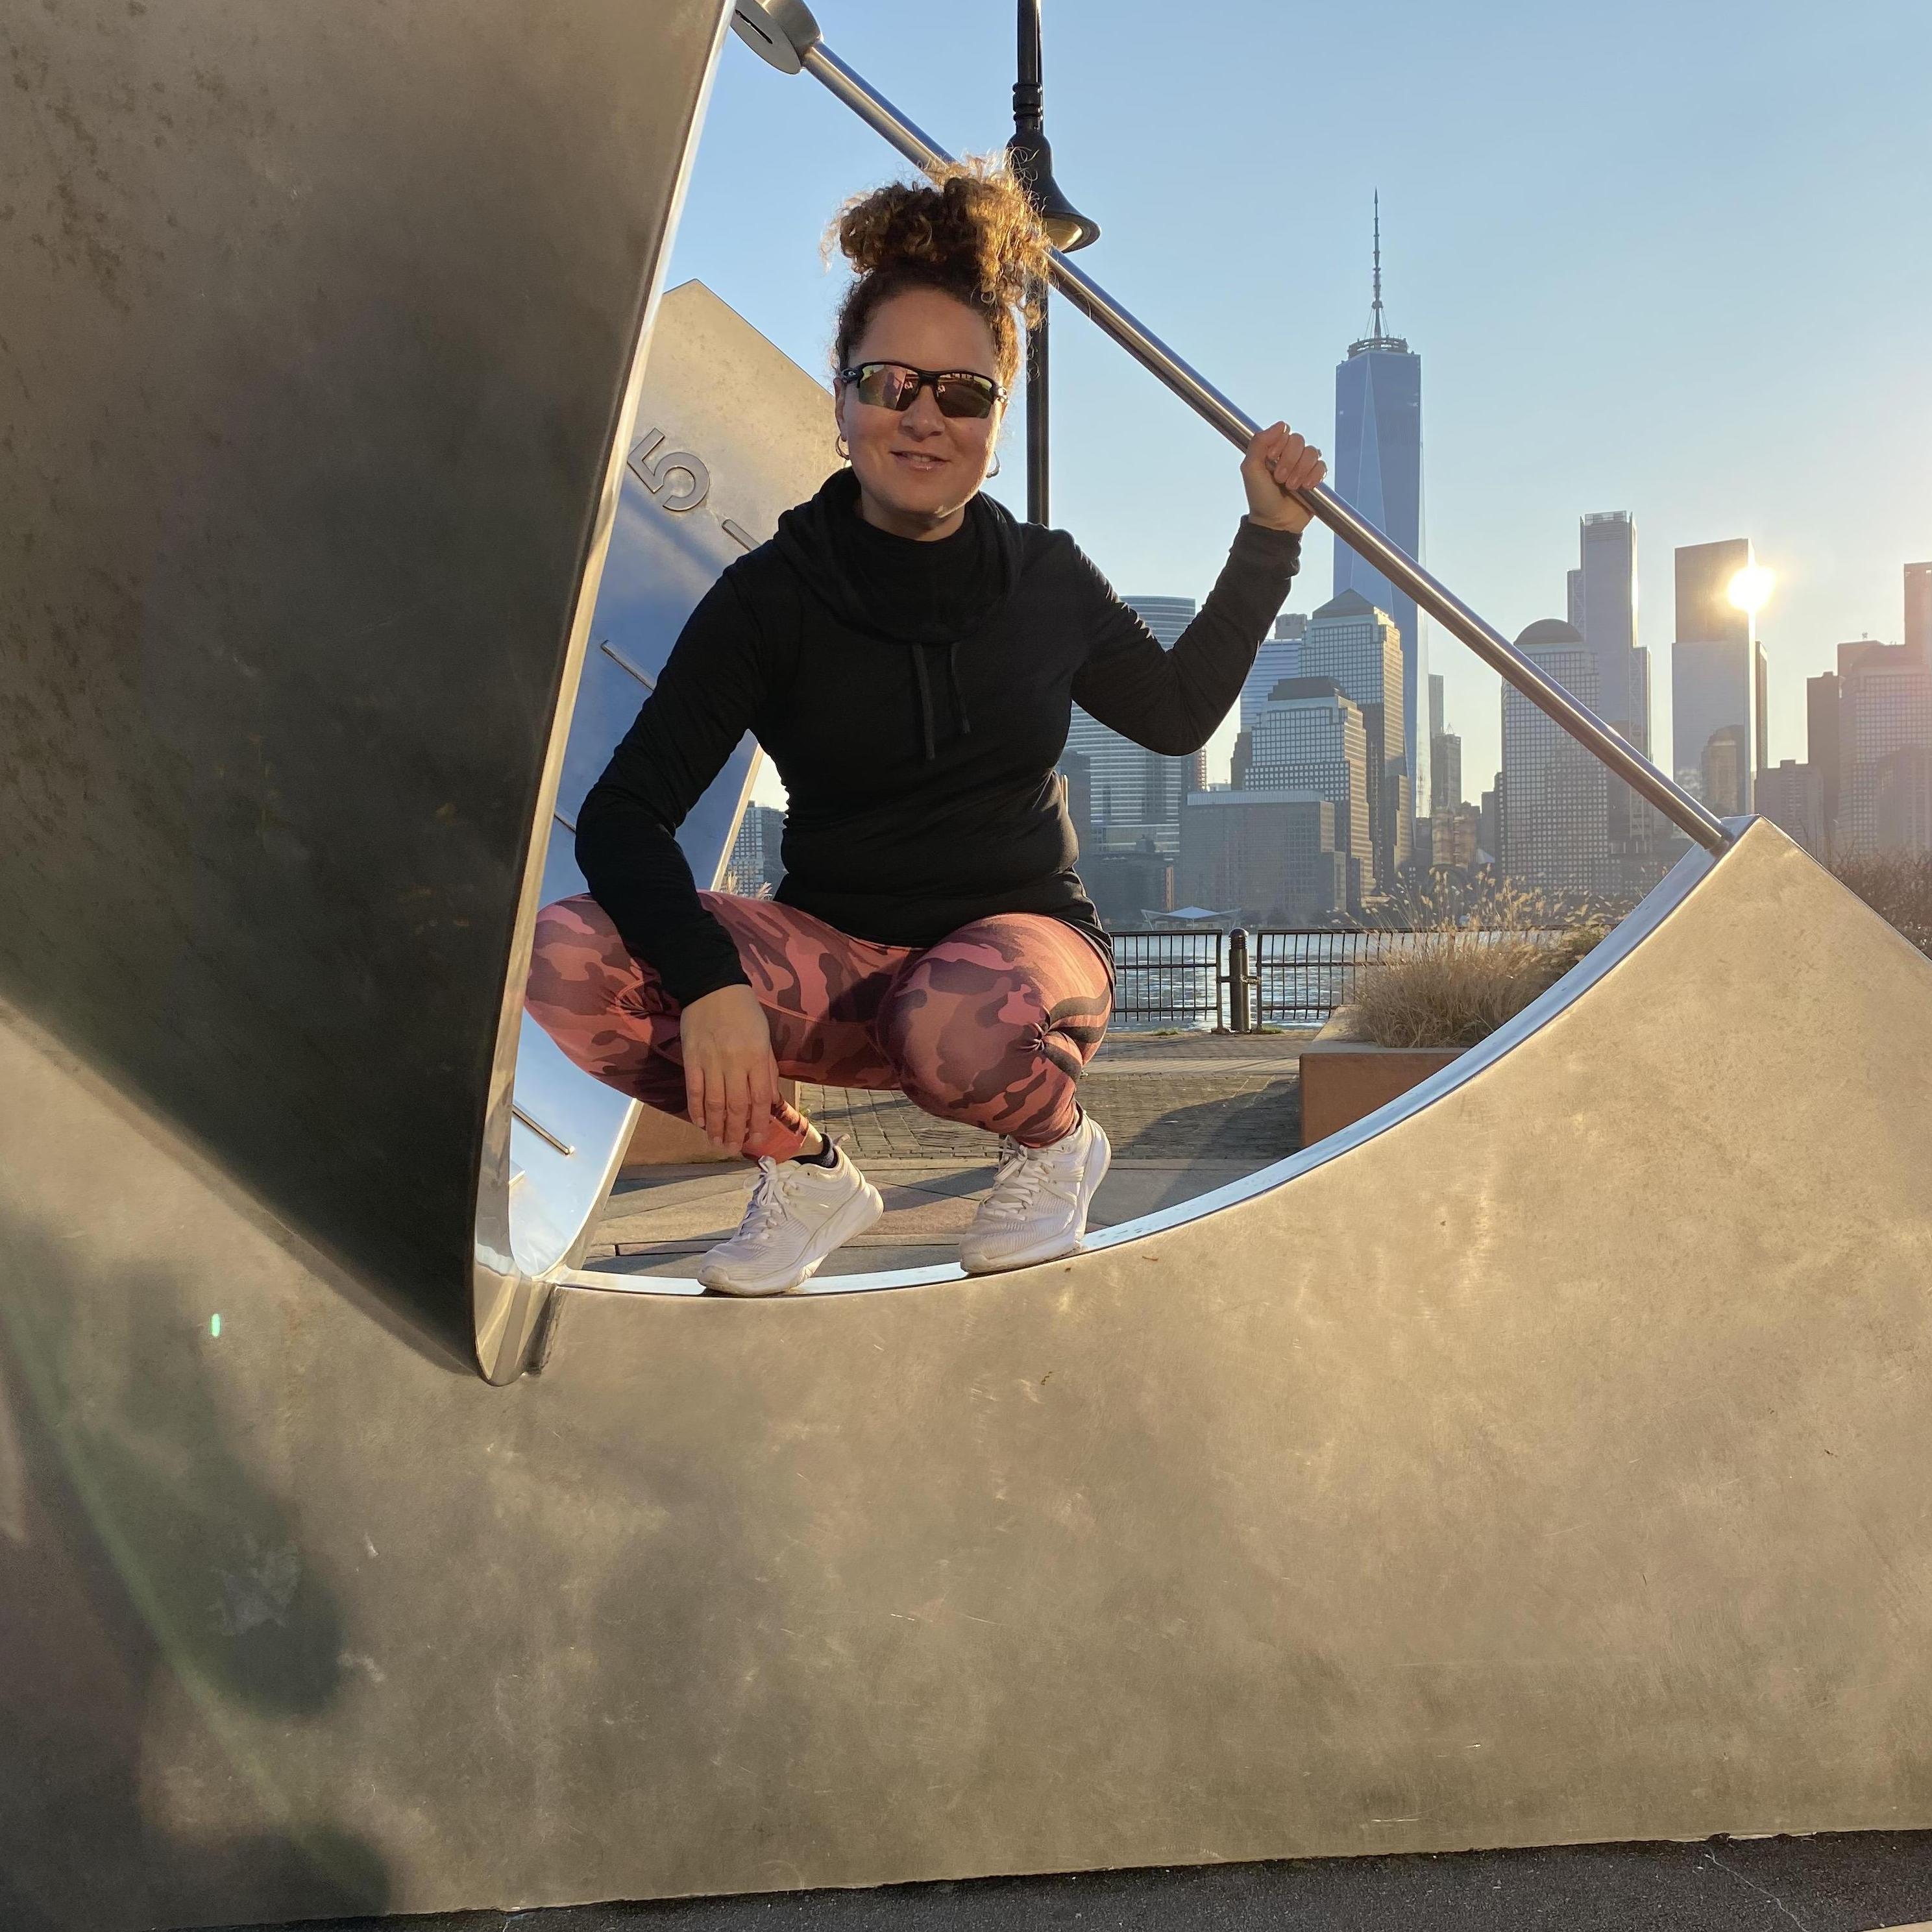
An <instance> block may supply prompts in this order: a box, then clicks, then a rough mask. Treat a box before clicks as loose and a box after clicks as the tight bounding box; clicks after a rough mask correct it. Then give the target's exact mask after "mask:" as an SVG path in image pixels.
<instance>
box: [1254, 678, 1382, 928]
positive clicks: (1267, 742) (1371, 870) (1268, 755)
mask: <svg viewBox="0 0 1932 1932" xmlns="http://www.w3.org/2000/svg"><path fill="white" fill-rule="evenodd" d="M1368 773H1369V747H1368V733H1367V730H1365V729H1364V725H1363V723H1362V713H1361V707H1360V706H1358V705H1356V704H1355V703H1352V701H1351V700H1349V697H1348V696H1347V694H1346V693H1345V692H1344V691H1343V689H1342V688H1341V686H1340V685H1338V684H1337V682H1335V680H1334V679H1333V678H1327V677H1292V678H1286V679H1283V681H1282V682H1280V684H1278V685H1276V686H1275V688H1274V691H1273V692H1272V693H1271V694H1270V696H1269V698H1268V702H1267V703H1266V704H1265V705H1264V706H1262V709H1261V712H1260V715H1259V716H1258V717H1257V718H1256V720H1255V722H1254V726H1253V730H1252V731H1251V732H1250V733H1248V734H1247V756H1246V758H1245V760H1244V764H1243V766H1242V768H1241V769H1240V770H1239V771H1238V772H1235V789H1236V790H1239V791H1241V792H1243V793H1246V794H1249V795H1253V794H1256V793H1284V792H1295V793H1305V794H1308V795H1310V796H1314V797H1316V798H1325V799H1328V800H1330V801H1331V802H1332V803H1333V804H1334V808H1335V829H1334V838H1335V847H1336V849H1337V850H1338V851H1340V852H1342V853H1346V855H1347V858H1348V861H1349V874H1348V880H1349V888H1348V889H1349V900H1350V902H1351V904H1352V905H1355V906H1359V905H1360V904H1361V902H1362V901H1363V899H1364V898H1366V897H1367V896H1369V895H1372V894H1373V892H1375V890H1376V862H1375V850H1374V847H1373V845H1372V844H1370V839H1369V786H1368Z"/></svg>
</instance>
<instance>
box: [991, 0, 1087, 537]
mask: <svg viewBox="0 0 1932 1932" xmlns="http://www.w3.org/2000/svg"><path fill="white" fill-rule="evenodd" d="M1045 106H1046V104H1045V98H1044V95H1043V91H1042V89H1041V86H1040V0H1019V77H1018V78H1017V79H1016V80H1015V81H1014V83H1013V139H1011V140H1010V141H1009V142H1007V159H1008V160H1009V162H1010V164H1011V166H1012V168H1013V175H1014V177H1015V178H1016V180H1018V181H1019V183H1020V184H1021V185H1022V187H1024V188H1025V190H1026V191H1027V194H1028V197H1029V198H1030V199H1031V201H1032V202H1033V205H1034V207H1035V208H1037V209H1038V210H1039V211H1040V220H1041V222H1042V223H1043V226H1045V228H1046V234H1047V239H1048V240H1049V241H1050V242H1052V244H1053V245H1054V246H1055V248H1058V250H1059V251H1060V252H1061V254H1063V255H1064V254H1072V253H1073V251H1074V250H1075V249H1076V248H1085V247H1086V246H1087V245H1088V242H1096V241H1098V240H1099V239H1100V223H1098V222H1097V221H1091V220H1088V217H1086V216H1085V215H1084V214H1081V213H1080V212H1079V211H1078V210H1077V209H1076V208H1075V207H1074V206H1073V204H1072V203H1071V202H1070V201H1068V199H1067V197H1066V196H1065V195H1064V194H1063V193H1061V191H1060V187H1059V185H1058V183H1057V182H1056V181H1055V180H1054V178H1053V150H1052V148H1051V147H1049V145H1047V139H1046V114H1045ZM1049 299H1050V296H1049V291H1048V290H1046V288H1044V287H1043V288H1042V289H1041V290H1040V296H1039V301H1040V317H1039V320H1037V322H1035V323H1034V325H1033V326H1032V327H1031V329H1028V331H1027V351H1026V424H1027V428H1026V437H1027V440H1026V457H1027V521H1028V523H1045V522H1046V520H1047V513H1048V506H1049V502H1050V501H1051V499H1052V480H1051V469H1050V463H1049V455H1048V448H1047V439H1048V424H1049V414H1050V412H1049V404H1048V399H1047V304H1048V302H1049Z"/></svg>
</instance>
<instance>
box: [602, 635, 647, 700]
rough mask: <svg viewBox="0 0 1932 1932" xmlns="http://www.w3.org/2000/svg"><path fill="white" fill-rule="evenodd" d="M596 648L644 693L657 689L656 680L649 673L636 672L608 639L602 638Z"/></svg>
mask: <svg viewBox="0 0 1932 1932" xmlns="http://www.w3.org/2000/svg"><path fill="white" fill-rule="evenodd" d="M597 648H598V649H599V650H600V651H601V652H603V653H604V655H605V656H606V657H607V658H609V659H610V661H611V662H612V663H613V664H615V665H616V667H618V669H619V670H627V671H628V672H629V673H631V676H633V677H634V678H635V679H637V682H639V683H640V684H641V685H643V687H644V688H645V689H646V691H655V690H656V689H657V688H658V681H657V679H655V678H654V677H653V676H652V675H651V674H650V673H649V671H647V670H638V668H637V666H636V665H635V664H633V663H631V661H630V659H629V658H627V657H626V656H625V655H624V653H623V652H622V651H620V650H618V649H616V648H615V646H613V644H612V643H611V642H610V639H609V638H608V637H606V638H604V640H602V641H601V643H599V644H598V646H597Z"/></svg>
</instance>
